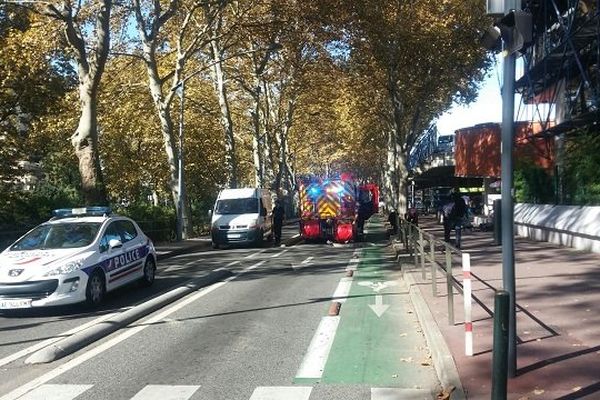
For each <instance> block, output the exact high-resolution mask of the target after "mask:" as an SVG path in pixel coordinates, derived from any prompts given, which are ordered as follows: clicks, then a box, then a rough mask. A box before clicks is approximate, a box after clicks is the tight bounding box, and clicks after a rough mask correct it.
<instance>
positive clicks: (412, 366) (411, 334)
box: [294, 227, 440, 398]
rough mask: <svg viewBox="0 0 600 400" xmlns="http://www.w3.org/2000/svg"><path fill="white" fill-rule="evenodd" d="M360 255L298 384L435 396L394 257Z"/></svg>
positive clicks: (372, 249) (378, 251) (435, 384)
mask: <svg viewBox="0 0 600 400" xmlns="http://www.w3.org/2000/svg"><path fill="white" fill-rule="evenodd" d="M376 230H377V227H375V229H373V230H372V231H376ZM357 255H358V252H355V257H354V258H353V259H352V260H351V263H349V265H348V268H347V269H353V268H355V269H356V271H355V272H354V275H353V277H352V278H342V281H340V285H339V286H338V289H337V290H336V292H335V294H334V299H333V301H339V302H341V303H342V306H341V310H340V314H339V316H336V317H324V318H323V320H322V322H321V324H320V327H319V329H317V332H316V333H315V335H314V337H313V341H312V342H311V344H310V346H309V350H308V352H307V354H306V356H305V358H304V361H303V363H302V365H301V367H300V369H299V371H298V373H297V374H296V377H295V378H294V383H295V384H305V385H307V384H316V383H319V384H320V385H323V384H360V385H368V386H370V387H372V388H374V389H373V392H372V396H373V398H387V397H385V396H386V395H387V394H390V393H402V392H403V391H408V392H411V393H415V391H416V392H419V393H420V394H422V395H423V396H424V398H432V397H431V396H432V395H433V394H434V393H437V392H438V391H439V389H440V382H439V380H438V377H437V375H436V372H435V369H434V367H433V363H432V361H431V357H430V353H429V351H428V347H427V342H426V339H425V337H424V335H423V332H422V328H421V325H420V323H419V321H418V319H417V315H416V313H415V311H414V309H413V306H412V303H411V301H410V294H409V291H408V287H407V286H406V285H405V283H404V281H402V280H401V272H400V269H399V267H398V266H397V264H396V263H395V261H394V257H393V255H392V254H391V253H390V254H386V253H385V249H384V248H383V246H367V247H365V248H364V249H363V250H362V257H361V258H360V261H359V259H358V257H357ZM344 292H345V295H344ZM334 318H335V319H334ZM327 319H330V321H331V322H325V321H327ZM333 321H335V322H333ZM326 328H327V329H326ZM320 385H319V386H320ZM382 396H383V397H382Z"/></svg>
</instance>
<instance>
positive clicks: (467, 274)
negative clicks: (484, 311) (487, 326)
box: [462, 253, 473, 356]
mask: <svg viewBox="0 0 600 400" xmlns="http://www.w3.org/2000/svg"><path fill="white" fill-rule="evenodd" d="M462 266H463V301H464V307H465V355H466V356H472V355H473V316H472V311H473V307H472V298H471V288H472V286H471V256H470V254H469V253H462Z"/></svg>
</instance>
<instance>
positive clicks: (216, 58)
mask: <svg viewBox="0 0 600 400" xmlns="http://www.w3.org/2000/svg"><path fill="white" fill-rule="evenodd" d="M215 34H217V32H215ZM210 45H211V50H212V58H213V63H214V64H213V77H214V81H215V90H216V91H217V94H218V97H219V107H220V109H221V125H222V126H223V129H224V130H225V168H226V170H227V181H226V185H227V186H228V187H230V188H236V187H237V186H238V181H239V178H238V168H237V159H236V154H235V137H234V135H233V121H232V120H231V112H230V110H229V101H228V99H227V87H226V86H225V76H224V73H223V65H222V60H221V49H220V48H219V43H218V42H217V40H216V39H214V40H212V41H211V43H210Z"/></svg>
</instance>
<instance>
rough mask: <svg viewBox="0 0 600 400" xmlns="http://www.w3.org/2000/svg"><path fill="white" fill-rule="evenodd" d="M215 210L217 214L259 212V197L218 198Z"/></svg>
mask: <svg viewBox="0 0 600 400" xmlns="http://www.w3.org/2000/svg"><path fill="white" fill-rule="evenodd" d="M215 212H216V213H217V214H249V213H258V199H255V198H247V199H225V200H218V201H217V207H216V208H215Z"/></svg>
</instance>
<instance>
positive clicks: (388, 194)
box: [383, 130, 398, 211]
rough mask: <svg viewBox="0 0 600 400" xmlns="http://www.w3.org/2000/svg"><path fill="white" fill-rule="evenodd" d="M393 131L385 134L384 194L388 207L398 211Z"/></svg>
mask: <svg viewBox="0 0 600 400" xmlns="http://www.w3.org/2000/svg"><path fill="white" fill-rule="evenodd" d="M395 136H396V135H395V133H394V132H393V131H391V130H390V131H389V132H388V135H387V146H386V147H387V150H386V155H387V157H386V163H385V164H386V168H385V173H384V181H383V187H384V193H385V194H384V196H385V203H386V204H387V205H388V208H390V209H394V210H396V211H398V201H397V200H398V197H397V196H396V190H395V187H396V185H395V181H396V146H395V144H394V143H395V142H396V139H395Z"/></svg>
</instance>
